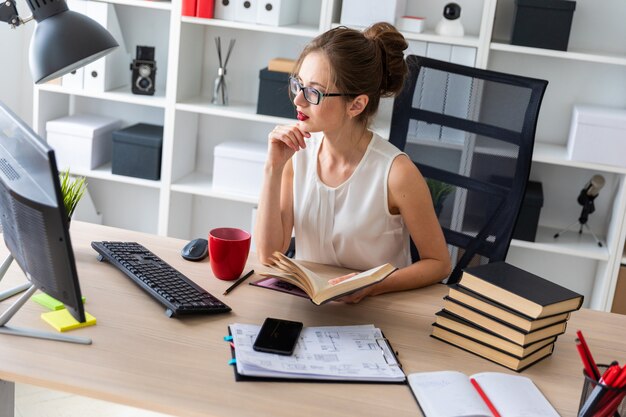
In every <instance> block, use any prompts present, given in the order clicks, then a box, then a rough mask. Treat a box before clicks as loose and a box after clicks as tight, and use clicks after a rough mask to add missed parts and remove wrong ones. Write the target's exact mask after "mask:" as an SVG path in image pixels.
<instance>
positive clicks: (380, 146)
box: [371, 132, 404, 159]
mask: <svg viewBox="0 0 626 417" xmlns="http://www.w3.org/2000/svg"><path fill="white" fill-rule="evenodd" d="M371 147H372V148H373V149H374V150H376V151H377V152H378V153H381V154H384V155H386V156H388V157H390V158H392V159H393V158H395V157H396V156H398V155H403V154H404V152H402V151H401V150H400V149H398V148H397V147H396V146H395V145H394V144H392V143H391V142H389V141H388V140H387V139H385V138H383V137H382V136H380V134H378V133H376V132H372V145H371Z"/></svg>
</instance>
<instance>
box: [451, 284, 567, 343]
mask: <svg viewBox="0 0 626 417" xmlns="http://www.w3.org/2000/svg"><path fill="white" fill-rule="evenodd" d="M448 295H449V296H450V298H453V299H454V300H455V301H458V302H460V303H462V304H464V305H466V306H469V307H472V308H475V309H476V310H479V311H482V312H483V313H485V314H487V315H489V316H491V317H497V318H498V319H500V320H502V321H504V322H507V323H510V324H511V325H513V326H515V327H517V328H519V329H521V330H523V331H526V332H532V331H534V330H538V329H541V328H544V327H546V326H549V325H551V324H554V323H559V322H562V321H565V320H568V319H569V317H570V313H560V314H556V315H553V316H548V317H544V318H541V319H532V318H530V317H528V316H525V315H523V314H521V313H518V312H517V311H515V310H511V309H510V308H508V307H506V306H505V305H502V304H499V303H496V302H495V301H491V300H490V299H488V298H485V297H483V296H482V295H480V294H477V293H475V292H473V291H470V290H468V289H466V288H463V287H459V286H458V285H452V286H451V287H450V291H449V293H448Z"/></svg>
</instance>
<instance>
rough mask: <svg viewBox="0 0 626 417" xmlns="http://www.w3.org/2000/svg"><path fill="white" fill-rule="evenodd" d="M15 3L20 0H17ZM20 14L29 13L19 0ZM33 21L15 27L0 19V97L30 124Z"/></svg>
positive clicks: (22, 15)
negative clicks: (29, 59) (29, 56)
mask: <svg viewBox="0 0 626 417" xmlns="http://www.w3.org/2000/svg"><path fill="white" fill-rule="evenodd" d="M18 3H23V2H21V1H19V0H18ZM18 10H19V13H20V16H21V17H22V18H25V17H27V16H29V15H30V10H28V7H26V5H25V4H18ZM34 27H35V22H34V21H31V22H29V23H26V24H24V25H22V26H18V27H17V28H16V29H11V26H9V25H8V24H6V23H4V22H0V51H1V52H0V53H1V54H2V55H1V58H0V101H2V102H3V103H5V104H6V105H7V106H8V107H9V108H10V109H11V110H13V111H14V112H15V113H17V115H18V116H19V117H21V118H22V119H23V120H24V121H25V122H26V123H28V124H29V125H30V124H32V118H33V117H32V113H33V110H32V109H33V83H32V79H31V77H30V70H29V67H28V45H29V42H30V37H31V35H32V32H33V29H34Z"/></svg>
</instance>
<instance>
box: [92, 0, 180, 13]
mask: <svg viewBox="0 0 626 417" xmlns="http://www.w3.org/2000/svg"><path fill="white" fill-rule="evenodd" d="M103 3H111V4H121V5H123V6H133V7H142V8H144V9H157V10H168V11H170V10H172V2H171V1H169V0H103Z"/></svg>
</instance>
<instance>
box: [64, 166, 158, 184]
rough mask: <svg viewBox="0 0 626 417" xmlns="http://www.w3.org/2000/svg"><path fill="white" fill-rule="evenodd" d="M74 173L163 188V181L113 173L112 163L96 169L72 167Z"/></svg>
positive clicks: (71, 171)
mask: <svg viewBox="0 0 626 417" xmlns="http://www.w3.org/2000/svg"><path fill="white" fill-rule="evenodd" d="M66 169H67V168H66V167H60V168H59V171H60V172H62V171H64V170H66ZM70 173H71V174H72V175H78V176H83V177H87V178H97V179H100V180H106V181H113V182H119V183H123V184H129V185H139V186H142V187H148V188H156V189H160V188H161V181H158V180H146V179H143V178H135V177H128V176H126V175H115V174H112V173H111V163H110V162H109V163H107V164H104V165H101V166H99V167H96V168H94V169H70Z"/></svg>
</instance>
